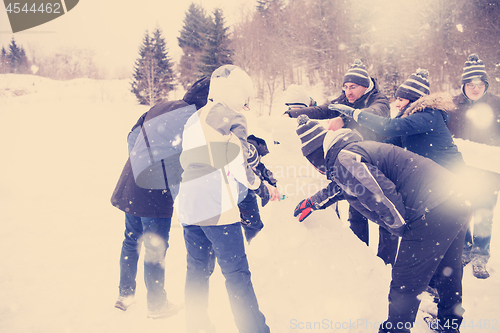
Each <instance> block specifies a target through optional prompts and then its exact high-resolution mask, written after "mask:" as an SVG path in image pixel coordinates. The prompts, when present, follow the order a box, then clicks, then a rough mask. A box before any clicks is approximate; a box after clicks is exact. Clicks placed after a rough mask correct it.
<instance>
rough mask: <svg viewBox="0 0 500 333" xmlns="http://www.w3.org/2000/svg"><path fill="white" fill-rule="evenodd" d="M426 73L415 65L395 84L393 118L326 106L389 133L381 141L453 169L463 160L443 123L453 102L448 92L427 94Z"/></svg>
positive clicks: (455, 170)
mask: <svg viewBox="0 0 500 333" xmlns="http://www.w3.org/2000/svg"><path fill="white" fill-rule="evenodd" d="M428 75H429V74H428V71H427V70H421V69H418V70H417V72H416V73H414V74H412V75H410V77H409V78H408V79H407V80H406V81H405V82H404V83H403V84H402V85H401V86H400V87H399V88H398V90H397V91H396V98H397V102H396V103H397V104H398V103H399V104H398V105H400V108H401V109H400V111H399V113H398V114H397V116H396V117H395V118H384V117H380V116H377V115H373V114H371V113H369V112H365V111H364V110H363V109H357V108H352V107H348V106H345V105H339V104H330V106H329V108H330V109H332V110H335V111H338V112H340V113H342V114H344V115H345V116H346V117H349V118H350V119H352V120H353V121H356V122H358V123H359V124H360V125H362V126H365V127H368V128H370V129H372V130H374V131H375V132H377V133H380V134H382V135H385V136H387V137H389V138H388V139H386V140H384V142H385V143H390V144H394V145H396V146H399V147H402V148H405V149H407V150H409V151H411V152H414V153H416V154H419V155H421V156H425V157H427V158H430V159H431V160H433V161H434V162H436V163H438V164H440V165H442V166H444V167H445V168H447V169H448V170H451V171H454V172H457V171H458V170H461V169H462V168H463V166H464V160H463V157H462V154H461V153H460V152H459V150H458V147H457V146H456V145H455V142H454V141H453V138H452V136H451V134H450V131H449V129H448V126H447V122H448V119H449V118H450V114H451V113H452V112H453V110H454V109H455V106H454V104H453V100H452V97H451V95H450V94H448V93H442V92H440V93H434V94H430V91H429V81H428V79H427V78H428Z"/></svg>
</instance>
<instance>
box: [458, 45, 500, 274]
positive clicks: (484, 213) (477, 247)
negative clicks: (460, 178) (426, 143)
mask: <svg viewBox="0 0 500 333" xmlns="http://www.w3.org/2000/svg"><path fill="white" fill-rule="evenodd" d="M461 83H462V88H461V93H460V94H459V95H456V96H454V98H453V101H454V103H455V105H456V111H455V112H454V113H453V114H452V116H451V118H450V121H449V123H448V126H449V128H450V132H451V134H452V135H453V136H454V137H456V138H461V139H464V140H470V141H473V142H478V143H483V144H487V145H491V146H500V97H498V96H495V95H493V94H492V93H490V92H488V87H489V83H488V74H487V72H486V68H485V65H484V63H483V61H482V60H480V59H479V56H478V55H477V54H471V55H470V56H469V57H468V59H467V61H466V62H465V65H464V68H463V74H462V82H461ZM475 172H476V173H477V174H478V175H480V177H481V178H482V179H485V184H490V185H491V184H494V185H495V184H496V185H495V186H493V187H491V186H485V187H484V190H483V193H482V194H481V195H480V196H478V197H477V198H476V199H475V200H474V202H473V206H474V214H473V217H474V226H473V236H472V231H471V230H470V229H469V230H468V231H467V235H466V239H465V246H464V257H463V264H464V265H467V264H468V263H469V262H470V261H472V270H473V274H474V276H475V277H477V278H481V279H485V278H488V277H489V273H488V271H487V269H486V264H487V263H488V260H489V258H490V242H491V230H492V224H493V210H494V208H495V206H496V203H497V200H498V191H499V187H498V179H499V177H500V175H499V174H497V173H493V172H489V171H485V170H481V169H478V168H477V169H476V170H475ZM471 227H472V226H471Z"/></svg>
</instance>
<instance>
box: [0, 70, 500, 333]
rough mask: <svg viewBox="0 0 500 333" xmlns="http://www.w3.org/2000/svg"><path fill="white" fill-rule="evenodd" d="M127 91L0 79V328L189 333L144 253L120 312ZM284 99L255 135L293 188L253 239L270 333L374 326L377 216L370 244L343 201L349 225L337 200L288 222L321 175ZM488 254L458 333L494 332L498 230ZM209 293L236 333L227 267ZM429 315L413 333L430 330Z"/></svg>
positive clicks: (379, 289)
mask: <svg viewBox="0 0 500 333" xmlns="http://www.w3.org/2000/svg"><path fill="white" fill-rule="evenodd" d="M128 88H129V82H128V81H92V80H83V79H82V80H72V81H65V82H58V81H53V80H49V79H44V78H40V77H35V76H28V75H12V74H7V75H0V124H1V127H2V130H1V131H0V140H1V142H2V148H1V156H2V160H1V164H0V172H1V173H0V174H1V176H0V206H1V211H2V223H1V228H0V239H1V241H0V253H1V259H0V332H3V333H75V332H81V333H88V332H93V333H101V332H102V333H108V332H123V333H128V332H138V331H141V332H162V331H163V332H183V331H184V326H185V325H184V310H182V311H181V312H180V313H179V314H178V315H176V316H174V317H171V318H168V319H161V320H151V319H147V318H146V297H145V286H144V280H143V277H142V274H143V271H142V258H141V261H140V265H139V274H138V281H137V282H138V283H137V285H138V288H137V295H136V299H137V303H136V304H134V305H132V306H131V307H130V308H129V310H127V311H126V312H123V311H120V310H118V309H115V308H114V307H113V305H114V302H115V301H116V297H117V295H118V279H119V266H118V264H119V255H120V249H121V242H122V240H123V231H124V214H123V213H122V212H121V211H119V210H118V209H116V208H114V207H113V206H111V204H110V202H109V199H110V196H111V193H112V191H113V189H114V186H115V184H116V181H117V180H118V177H119V175H120V172H121V169H122V167H123V164H124V163H125V161H126V159H127V145H126V136H127V134H128V132H129V130H130V128H131V127H132V125H133V124H135V121H136V119H137V118H138V117H139V116H140V115H141V114H142V113H144V112H145V111H147V110H148V109H149V108H148V107H146V106H139V105H137V103H136V101H135V98H134V96H132V95H131V94H130V93H129V92H128ZM180 97H182V95H180V96H178V98H180ZM277 100H279V98H278V99H277ZM277 103H278V102H277ZM283 106H284V105H283V104H277V106H276V110H275V111H274V112H275V113H276V116H274V117H260V118H258V119H253V120H252V119H251V120H250V121H249V123H250V125H251V128H250V129H251V132H253V133H255V134H256V135H258V136H262V137H264V138H265V139H266V140H267V141H268V144H269V146H270V150H271V154H270V155H268V156H266V157H265V158H264V159H263V162H264V163H265V164H266V165H267V166H268V167H269V168H270V169H271V170H272V171H273V172H274V174H275V176H276V177H277V179H278V184H279V186H280V189H281V192H282V193H283V194H285V195H286V196H287V198H286V199H285V200H283V201H281V202H271V203H270V204H269V205H268V206H266V207H265V208H263V209H262V211H261V212H262V218H263V221H264V224H265V228H264V229H263V231H262V232H261V233H260V234H259V235H258V236H257V238H256V239H255V240H254V241H252V244H251V245H250V246H248V247H247V254H248V257H249V261H250V269H251V272H252V281H253V284H254V287H255V291H256V293H257V298H258V300H259V304H260V307H261V310H262V312H263V313H264V315H265V316H266V318H267V322H268V324H269V326H270V327H271V331H272V332H276V333H285V332H342V333H344V332H345V333H348V332H349V333H354V332H377V330H378V324H379V323H380V322H381V321H383V320H384V319H385V318H386V316H387V293H388V288H389V281H390V268H389V267H386V266H384V264H383V262H382V260H381V259H379V258H377V257H376V256H375V247H376V245H377V238H376V232H377V228H376V225H375V224H371V233H372V236H374V237H372V238H371V245H370V247H367V246H365V245H364V244H363V243H361V241H359V240H358V239H357V238H356V237H355V236H354V234H353V233H352V232H351V231H350V229H349V228H348V224H347V222H346V221H345V220H346V216H345V215H346V214H345V213H346V205H341V206H340V211H341V217H342V219H341V220H339V219H338V218H337V216H336V214H335V211H334V209H333V208H329V209H326V210H324V211H318V212H315V213H314V214H312V215H311V216H310V217H309V218H308V219H307V220H306V221H305V222H304V223H299V222H298V221H297V220H296V219H295V218H294V217H293V209H294V207H295V205H296V204H297V203H298V202H299V201H300V200H301V199H303V198H305V197H307V196H309V195H311V194H313V193H314V192H315V191H316V190H317V189H319V187H320V186H321V184H322V182H323V183H324V180H323V178H322V177H320V176H319V174H317V173H316V172H315V171H313V169H312V168H311V167H310V166H308V164H307V163H306V160H305V158H303V157H302V155H301V153H300V142H299V139H298V137H297V136H296V134H295V128H296V121H295V120H293V119H288V118H284V117H281V116H279V114H281V113H282V112H283V111H284V107H283ZM274 140H276V141H279V142H280V144H279V145H273V144H272V142H273V141H274ZM457 144H458V145H459V147H460V149H461V151H462V153H463V154H464V157H465V159H466V161H467V162H469V163H470V164H472V165H476V166H480V167H483V168H487V169H490V170H496V171H498V172H500V150H499V148H495V147H488V146H485V145H478V144H473V143H470V142H465V141H461V140H457ZM499 220H500V209H499V208H498V206H497V209H496V213H495V224H498V223H499ZM172 225H173V228H172V231H171V235H170V248H169V250H168V252H167V266H166V289H167V293H168V297H169V299H170V301H172V302H174V303H179V304H182V303H183V289H184V278H185V271H186V259H185V255H186V253H185V252H186V251H185V247H184V243H183V237H182V229H181V228H180V226H179V224H178V222H177V220H175V218H174V220H173V222H172ZM491 251H492V257H491V260H490V263H489V272H490V273H491V277H490V278H488V279H486V280H478V279H476V278H474V277H473V276H472V272H471V266H470V265H469V266H467V267H466V269H465V272H464V279H463V290H464V292H463V294H464V304H463V306H464V308H465V309H466V312H465V315H464V327H463V328H462V329H461V332H462V333H471V332H474V333H477V332H500V322H499V321H500V226H498V225H496V226H494V230H493V239H492V243H491ZM210 293H211V294H210V314H211V318H212V321H213V323H214V324H215V325H216V328H217V332H218V333H234V332H237V330H236V327H235V325H234V322H233V318H232V314H231V312H230V308H229V302H228V299H227V294H226V291H225V286H224V278H223V276H222V275H221V273H220V271H219V270H216V272H215V273H214V275H213V276H212V278H211V290H210ZM422 324H423V321H422V320H420V319H419V320H418V321H417V327H416V328H414V329H413V332H423V333H425V332H428V330H427V329H426V328H424V327H422Z"/></svg>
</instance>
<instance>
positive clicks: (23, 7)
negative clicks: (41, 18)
mask: <svg viewBox="0 0 500 333" xmlns="http://www.w3.org/2000/svg"><path fill="white" fill-rule="evenodd" d="M6 10H7V13H14V14H20V13H25V14H29V13H47V14H62V12H61V4H60V3H57V2H56V3H50V2H48V3H41V4H39V5H37V4H32V5H31V6H28V4H27V3H19V2H15V3H12V2H11V3H9V4H8V6H7V7H6Z"/></svg>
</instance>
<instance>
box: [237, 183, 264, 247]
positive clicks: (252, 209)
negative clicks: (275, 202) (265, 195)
mask: <svg viewBox="0 0 500 333" xmlns="http://www.w3.org/2000/svg"><path fill="white" fill-rule="evenodd" d="M238 208H239V209H240V217H241V223H242V226H243V230H244V231H245V237H246V239H247V242H248V243H250V241H251V240H252V239H253V238H254V237H255V236H256V235H257V234H258V233H259V231H260V230H262V228H264V224H263V223H262V220H261V219H260V213H259V204H258V203H257V195H256V194H255V192H254V191H252V190H248V193H247V196H246V197H245V199H243V201H242V202H240V203H239V204H238Z"/></svg>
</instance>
